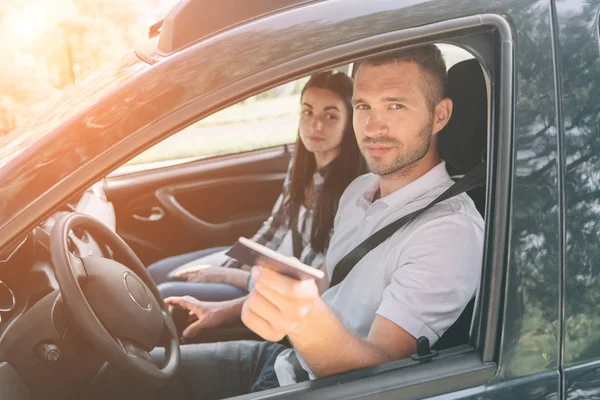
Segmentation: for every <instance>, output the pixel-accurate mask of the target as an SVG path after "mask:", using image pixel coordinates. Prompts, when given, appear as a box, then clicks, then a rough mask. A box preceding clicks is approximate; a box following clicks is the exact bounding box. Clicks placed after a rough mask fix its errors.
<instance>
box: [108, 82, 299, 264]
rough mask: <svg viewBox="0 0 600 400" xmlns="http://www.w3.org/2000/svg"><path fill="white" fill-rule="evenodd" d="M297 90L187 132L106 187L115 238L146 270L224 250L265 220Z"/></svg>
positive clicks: (282, 164)
mask: <svg viewBox="0 0 600 400" xmlns="http://www.w3.org/2000/svg"><path fill="white" fill-rule="evenodd" d="M303 82H304V81H303V80H302V81H298V82H295V81H293V82H289V83H287V84H285V85H282V86H280V87H277V88H274V89H271V90H267V91H265V92H262V93H260V94H258V95H255V96H252V97H250V98H248V99H245V100H243V101H240V102H238V103H237V104H235V105H233V106H230V107H228V108H226V109H224V110H221V111H219V112H217V113H215V114H213V115H211V116H209V117H208V118H205V119H203V120H202V121H199V122H198V123H195V124H193V125H191V126H188V127H187V128H185V129H183V130H182V131H180V132H178V133H176V134H174V135H173V136H170V137H169V138H167V139H165V140H163V141H162V142H160V143H158V144H156V145H154V146H153V147H151V148H150V149H148V150H146V151H145V152H143V153H142V154H140V155H138V156H137V157H135V158H134V159H132V160H130V161H129V162H128V163H127V164H125V165H123V166H122V167H120V168H119V169H117V170H116V171H114V172H113V173H112V174H110V175H109V176H108V177H107V178H106V179H105V184H104V187H105V192H106V194H107V197H108V200H110V201H111V202H112V203H113V205H114V207H115V213H116V220H117V232H118V233H119V235H120V236H121V237H122V238H123V239H124V240H125V241H126V242H127V243H128V244H129V245H130V246H131V248H132V249H133V250H134V251H135V252H136V254H137V255H138V256H139V257H140V259H141V260H142V261H143V262H144V263H145V264H146V265H148V264H150V263H152V262H153V261H156V260H158V259H161V258H165V257H168V256H171V255H176V254H183V253H186V252H191V251H195V250H201V249H205V248H210V247H216V246H227V245H231V244H232V243H233V242H234V241H235V240H236V239H237V238H238V237H240V236H246V237H251V236H252V235H253V234H254V233H255V232H256V231H257V230H258V228H259V227H260V225H261V224H262V223H263V222H264V221H265V220H267V219H268V218H269V216H270V212H271V209H272V207H273V205H274V203H275V200H276V199H277V196H278V195H279V194H280V193H281V190H282V185H283V180H284V178H285V175H286V172H287V169H288V164H289V161H290V158H291V153H292V152H293V148H294V147H293V143H294V141H295V139H296V135H297V134H296V133H297V126H298V116H299V112H298V110H299V104H300V100H299V97H300V93H299V90H300V89H301V86H302V84H303Z"/></svg>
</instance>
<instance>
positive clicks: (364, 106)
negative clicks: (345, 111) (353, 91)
mask: <svg viewBox="0 0 600 400" xmlns="http://www.w3.org/2000/svg"><path fill="white" fill-rule="evenodd" d="M355 108H356V109H357V110H368V109H369V108H370V107H369V106H368V105H367V104H357V105H356V107H355Z"/></svg>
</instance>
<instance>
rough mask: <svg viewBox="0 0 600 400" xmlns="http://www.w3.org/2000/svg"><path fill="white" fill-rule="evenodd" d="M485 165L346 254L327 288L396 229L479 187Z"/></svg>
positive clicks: (480, 165) (475, 168) (478, 167)
mask: <svg viewBox="0 0 600 400" xmlns="http://www.w3.org/2000/svg"><path fill="white" fill-rule="evenodd" d="M486 170H487V168H486V164H484V163H481V164H478V165H477V166H475V167H474V168H473V169H472V170H470V171H469V172H468V173H467V174H465V175H464V176H463V177H462V178H460V179H459V180H458V181H457V182H455V183H454V185H452V186H450V187H449V188H448V190H446V191H445V192H444V193H442V194H441V195H439V196H438V197H437V198H436V199H435V200H433V201H432V202H431V203H429V204H428V205H427V206H425V207H423V208H421V209H420V210H417V211H414V212H412V213H410V214H408V215H405V216H404V217H402V218H400V219H398V220H396V221H394V222H392V223H391V224H389V225H387V226H384V227H383V228H381V229H380V230H378V231H377V232H375V233H374V234H372V235H371V236H369V237H368V238H367V239H365V240H364V241H363V242H362V243H361V244H359V245H358V246H356V248H354V250H352V251H351V252H350V253H348V254H346V255H345V256H344V258H342V259H341V260H340V261H339V262H338V263H337V265H336V266H335V268H334V270H333V276H332V277H331V282H330V284H329V287H330V288H332V287H334V286H335V285H337V284H339V283H340V282H342V281H343V280H344V278H346V276H348V274H349V273H350V271H352V268H354V266H355V265H356V264H358V262H359V261H360V260H361V259H362V258H363V257H364V256H365V255H367V253H369V252H370V251H371V250H373V249H374V248H375V247H377V246H379V245H380V244H381V243H383V242H384V241H385V240H386V239H388V238H389V237H390V236H392V235H393V234H394V233H396V231H398V229H400V228H402V227H403V226H404V225H406V224H408V223H409V222H411V221H412V220H414V219H415V218H417V217H418V216H419V215H421V214H422V213H424V212H425V211H427V210H429V209H430V208H431V207H433V206H434V205H436V204H437V203H439V202H442V201H444V200H447V199H449V198H451V197H454V196H456V195H459V194H461V193H463V192H468V191H469V190H471V189H474V188H476V187H478V186H481V185H483V184H484V183H485V179H486V172H487V171H486Z"/></svg>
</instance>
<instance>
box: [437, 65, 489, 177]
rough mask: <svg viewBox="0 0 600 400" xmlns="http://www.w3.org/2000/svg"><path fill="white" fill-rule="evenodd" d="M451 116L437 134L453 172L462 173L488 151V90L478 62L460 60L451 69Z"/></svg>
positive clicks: (443, 154)
mask: <svg viewBox="0 0 600 400" xmlns="http://www.w3.org/2000/svg"><path fill="white" fill-rule="evenodd" d="M447 95H448V97H450V98H451V99H452V102H453V109H452V116H451V117H450V121H448V124H447V125H446V126H445V127H444V129H442V130H441V131H440V132H439V134H438V149H439V152H440V155H441V157H442V159H443V160H445V161H446V169H447V170H448V172H449V173H450V175H462V174H465V173H467V172H468V171H469V170H471V169H472V168H473V167H474V166H476V165H477V164H479V163H480V162H481V161H482V160H484V159H485V157H486V154H487V109H488V107H487V90H486V84H485V78H484V75H483V71H482V69H481V66H480V65H479V62H478V61H477V60H475V59H471V60H466V61H461V62H459V63H458V64H455V65H454V66H452V68H450V70H448V84H447Z"/></svg>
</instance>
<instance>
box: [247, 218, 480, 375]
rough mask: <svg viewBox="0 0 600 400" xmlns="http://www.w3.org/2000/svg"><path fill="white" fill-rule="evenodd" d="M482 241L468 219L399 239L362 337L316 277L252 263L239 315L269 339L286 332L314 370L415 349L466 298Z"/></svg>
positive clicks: (438, 223) (428, 226) (437, 223)
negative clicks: (393, 265)
mask: <svg viewBox="0 0 600 400" xmlns="http://www.w3.org/2000/svg"><path fill="white" fill-rule="evenodd" d="M432 243H435V244H436V246H433V247H432ZM482 243H483V232H482V231H481V229H480V228H479V227H477V226H476V225H475V224H473V222H472V220H470V219H469V218H465V217H448V218H445V217H444V218H436V219H435V220H433V221H430V222H428V223H424V224H422V225H421V227H420V228H419V229H418V231H415V232H414V233H413V234H412V236H411V241H410V242H406V243H403V246H404V247H403V249H402V257H401V259H398V261H397V262H398V265H399V268H397V269H396V271H395V272H394V273H393V275H392V277H391V282H390V284H389V285H388V286H387V287H386V289H385V290H384V292H383V293H382V297H383V299H382V302H381V304H380V305H379V308H378V309H377V315H376V316H375V319H374V323H373V324H372V325H371V328H370V332H369V335H368V336H367V338H366V339H361V338H358V337H356V336H355V335H354V334H353V333H352V332H349V331H347V330H346V328H345V327H344V325H343V324H342V322H341V321H340V320H339V319H338V318H337V316H336V315H335V314H334V313H333V311H331V310H330V309H329V308H328V306H327V305H326V304H325V303H324V302H323V301H322V300H321V298H320V297H319V290H318V287H317V284H316V283H315V281H313V280H306V281H295V280H293V279H291V278H287V277H285V276H282V275H279V274H277V273H276V272H273V271H271V270H268V269H266V268H257V267H255V268H254V269H253V273H254V274H255V279H256V286H255V288H256V289H255V290H254V291H253V292H252V293H251V294H250V296H249V298H248V301H247V302H246V303H245V304H244V307H243V309H242V321H243V322H244V323H245V324H246V325H247V326H248V327H249V328H250V329H252V330H253V331H255V332H256V333H257V334H259V335H260V336H262V337H264V338H265V339H268V340H273V341H278V340H280V339H281V338H282V337H283V336H285V335H288V336H289V338H290V339H291V341H292V343H294V346H295V347H296V349H297V350H298V351H299V352H300V354H301V355H302V356H303V357H304V359H305V361H306V362H307V364H308V366H309V367H310V368H311V370H312V371H313V372H314V373H315V375H317V376H325V375H329V374H333V373H337V372H342V371H348V370H351V369H356V368H361V367H365V366H370V365H376V364H380V363H384V362H387V361H391V360H396V359H401V358H405V357H408V356H409V355H410V354H411V353H413V352H414V351H415V347H416V340H415V338H416V337H419V336H427V337H428V338H429V339H430V341H431V342H433V341H434V340H436V339H437V338H438V333H437V332H444V331H445V330H446V329H447V328H448V327H449V326H450V325H452V323H453V322H454V321H455V320H456V318H458V316H459V315H460V313H461V312H462V310H463V308H464V306H465V305H466V304H467V303H468V302H469V300H470V299H471V297H472V296H473V294H474V293H475V291H476V288H477V283H478V282H479V273H480V271H481V256H482V248H483V246H482ZM257 272H258V274H257ZM360 295H361V293H357V294H356V296H360ZM400 326H402V328H401V327H400ZM409 332H410V334H409Z"/></svg>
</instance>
